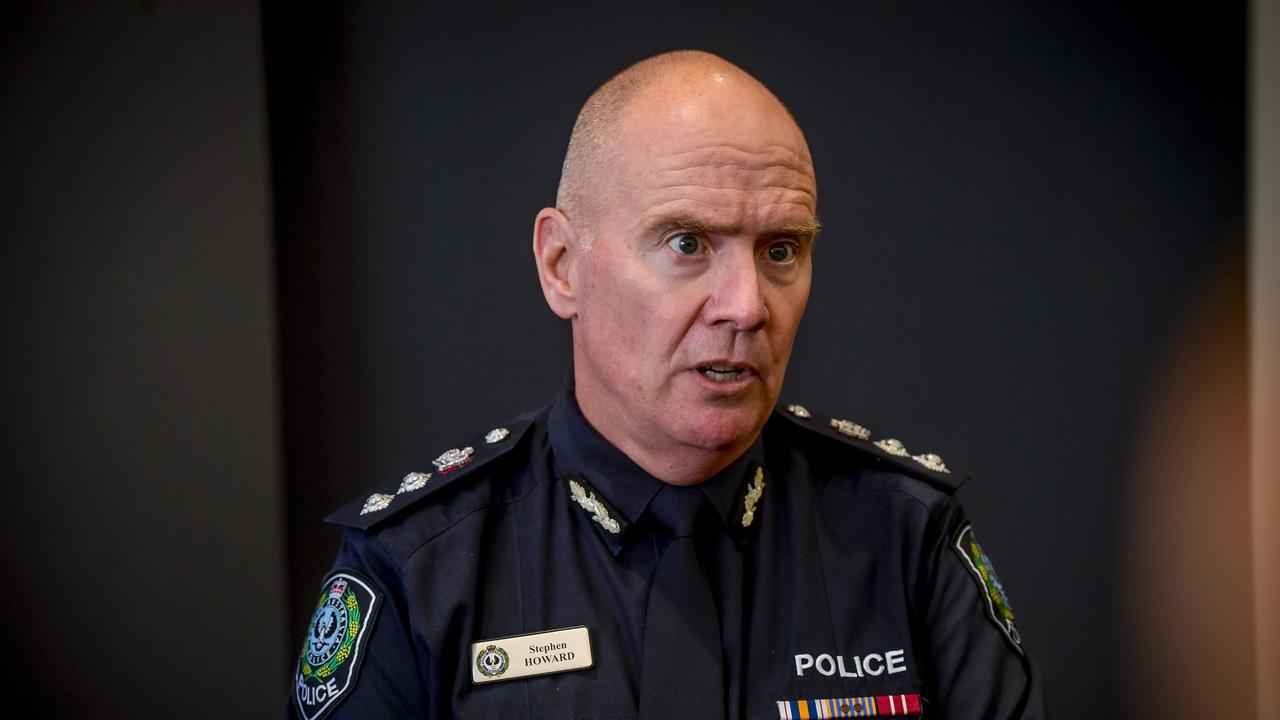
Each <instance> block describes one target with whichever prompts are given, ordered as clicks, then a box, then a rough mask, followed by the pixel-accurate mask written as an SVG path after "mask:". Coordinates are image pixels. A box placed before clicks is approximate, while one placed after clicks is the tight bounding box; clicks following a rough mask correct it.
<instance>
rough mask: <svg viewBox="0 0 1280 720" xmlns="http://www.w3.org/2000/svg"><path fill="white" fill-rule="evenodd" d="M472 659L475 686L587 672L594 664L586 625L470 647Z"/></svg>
mask: <svg viewBox="0 0 1280 720" xmlns="http://www.w3.org/2000/svg"><path fill="white" fill-rule="evenodd" d="M471 657H472V663H471V682H473V683H475V684H477V685H479V684H482V683H491V682H498V681H499V680H514V679H516V678H523V677H533V676H534V675H550V674H551V673H562V672H568V671H570V670H586V669H587V668H589V667H591V666H592V665H594V664H595V662H594V661H593V660H592V659H591V635H590V634H589V633H588V632H587V627H586V626H585V625H579V626H578V627H571V628H563V629H561V630H548V631H546V632H540V633H529V634H528V635H512V636H511V637H504V638H495V639H493V640H481V641H480V642H478V643H472V645H471Z"/></svg>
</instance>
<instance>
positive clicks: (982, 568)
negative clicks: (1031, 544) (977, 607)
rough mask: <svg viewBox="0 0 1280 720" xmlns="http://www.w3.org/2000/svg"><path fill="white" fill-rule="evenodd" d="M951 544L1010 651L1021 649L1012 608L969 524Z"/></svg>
mask: <svg viewBox="0 0 1280 720" xmlns="http://www.w3.org/2000/svg"><path fill="white" fill-rule="evenodd" d="M951 547H952V548H954V549H955V551H956V553H958V554H959V555H960V559H961V560H963V561H964V564H965V567H966V568H968V569H969V572H970V573H971V574H972V575H973V577H974V579H975V580H977V581H978V589H979V590H981V591H982V595H983V597H984V598H985V599H986V601H987V616H988V617H990V618H991V621H992V622H994V623H995V624H996V627H998V628H1000V632H1001V633H1002V634H1003V635H1004V637H1005V639H1006V640H1008V641H1009V644H1010V645H1012V646H1013V649H1014V650H1017V651H1018V652H1019V653H1021V652H1022V638H1021V636H1019V635H1018V628H1017V627H1016V626H1015V625H1014V624H1013V619H1014V618H1013V608H1011V607H1009V598H1008V597H1007V596H1006V595H1005V594H1004V585H1003V584H1001V582H1000V578H998V577H996V569H995V566H994V565H992V564H991V558H988V557H987V554H986V553H984V552H983V551H982V546H980V545H978V540H977V538H975V537H974V536H973V526H972V525H969V524H966V525H964V526H963V527H961V528H960V530H959V531H958V532H957V533H956V537H955V540H954V541H952V543H951Z"/></svg>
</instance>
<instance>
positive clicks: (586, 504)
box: [569, 480, 622, 535]
mask: <svg viewBox="0 0 1280 720" xmlns="http://www.w3.org/2000/svg"><path fill="white" fill-rule="evenodd" d="M569 496H570V497H571V498H573V501H574V502H576V503H578V505H580V506H581V507H582V509H583V510H586V511H587V512H589V513H591V519H592V520H595V521H596V522H597V523H600V527H602V528H604V529H605V530H608V531H609V532H611V533H613V534H614V535H617V534H618V533H620V532H622V526H621V525H619V524H618V521H617V520H615V519H613V518H612V517H609V511H608V509H606V508H605V506H604V504H603V503H601V502H600V501H599V500H598V499H596V494H595V493H594V492H588V491H587V489H586V488H584V487H582V484H581V483H579V482H578V481H577V480H570V481H569Z"/></svg>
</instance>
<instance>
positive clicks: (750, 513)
mask: <svg viewBox="0 0 1280 720" xmlns="http://www.w3.org/2000/svg"><path fill="white" fill-rule="evenodd" d="M763 494H764V468H759V467H758V468H756V476H755V477H754V478H752V479H751V485H750V486H748V488H747V496H746V499H745V501H744V505H745V507H746V509H745V510H743V511H742V527H751V522H752V521H753V520H755V519H756V503H758V502H760V496H761V495H763Z"/></svg>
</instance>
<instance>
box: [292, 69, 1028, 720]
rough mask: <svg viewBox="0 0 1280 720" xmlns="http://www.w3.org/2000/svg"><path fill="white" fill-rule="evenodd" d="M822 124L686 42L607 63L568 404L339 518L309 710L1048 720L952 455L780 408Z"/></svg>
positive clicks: (575, 149)
mask: <svg viewBox="0 0 1280 720" xmlns="http://www.w3.org/2000/svg"><path fill="white" fill-rule="evenodd" d="M816 212H817V192H816V183H815V179H814V172H813V165H812V161H811V159H810V157H809V151H808V148H807V146H806V144H805V140H804V136H803V135H802V134H801V132H800V130H799V128H798V127H797V126H796V124H795V122H794V120H793V119H792V118H791V116H790V114H789V113H788V112H787V110H786V108H784V107H783V105H782V104H781V103H780V102H779V101H778V100H777V98H775V97H774V96H773V94H772V93H770V92H769V91H768V90H767V89H766V88H765V87H764V86H763V85H761V84H760V83H759V82H758V81H757V80H755V79H754V78H752V77H751V76H749V75H747V74H746V73H745V72H743V71H742V70H740V69H739V68H737V67H735V66H733V65H731V64H729V63H727V62H726V61H724V60H722V59H720V58H717V57H715V56H712V55H708V54H706V53H700V52H677V53H668V54H664V55H660V56H657V57H654V58H650V59H648V60H645V61H643V62H641V63H639V64H637V65H635V66H633V67H631V68H629V69H627V70H625V71H624V72H622V73H620V74H619V75H617V76H615V77H614V78H613V79H611V80H609V81H608V82H607V83H605V85H604V86H602V87H601V88H600V89H599V90H597V91H596V93H595V94H593V95H592V97H591V98H590V99H589V100H588V101H587V103H586V105H585V106H584V107H583V109H582V112H581V114H580V115H579V117H578V120H577V123H576V124H575V126H574V130H573V135H572V138H571V140H570V144H569V149H568V152H567V155H566V158H565V163H564V169H563V173H562V177H561V184H560V192H559V195H558V197H557V207H556V208H546V209H544V210H542V211H541V212H540V213H538V216H537V219H536V220H535V222H534V237H533V250H534V256H535V260H536V263H537V268H538V274H539V277H540V279H541V283H542V289H543V294H544V295H545V297H546V300H547V303H548V304H549V305H550V307H551V309H552V310H553V311H554V312H555V313H556V314H557V315H559V316H560V317H563V318H565V319H567V320H569V321H570V322H571V324H572V328H573V368H572V372H571V374H570V377H569V380H568V382H567V387H566V388H565V390H564V391H563V393H562V394H561V395H560V396H559V397H558V398H557V399H556V400H555V401H554V402H553V403H552V404H551V406H549V407H548V408H545V409H543V410H541V411H539V412H536V413H533V414H530V415H526V416H523V417H521V418H518V419H517V420H514V421H512V422H509V423H506V424H504V425H502V426H499V427H497V428H494V429H493V430H492V431H490V432H489V433H488V434H487V435H485V436H484V437H483V438H480V437H476V438H473V439H471V440H469V441H467V442H466V443H465V444H463V445H461V446H459V447H457V448H454V449H451V450H448V451H446V452H444V453H442V454H441V455H440V456H439V457H438V458H436V459H435V460H434V461H433V464H434V467H433V468H431V469H430V472H427V469H426V468H423V469H419V471H417V472H413V473H410V474H409V475H407V476H405V477H404V478H403V479H400V480H397V481H396V482H395V483H393V484H391V485H389V486H388V487H387V489H386V490H385V491H382V492H379V493H375V494H373V495H371V496H369V497H368V498H362V499H361V500H359V501H357V502H356V503H354V504H353V505H352V506H350V507H349V508H347V509H346V510H344V511H340V512H339V513H337V514H336V515H335V516H334V517H333V518H331V520H332V521H334V522H337V523H339V524H342V525H346V526H347V527H348V528H350V529H349V530H348V531H347V533H346V535H345V538H344V541H343V545H342V548H341V550H340V552H339V555H338V560H337V562H336V564H335V569H334V571H333V572H332V573H331V575H330V577H329V578H328V579H327V580H326V581H325V583H324V584H323V587H322V591H321V593H320V601H319V603H318V605H317V610H316V612H315V615H314V617H313V620H312V623H311V625H310V627H309V629H308V632H307V637H306V642H305V644H304V647H303V650H302V653H301V656H300V658H299V661H298V671H297V674H296V676H295V682H294V702H293V704H292V708H291V712H292V713H293V714H295V715H296V716H300V717H304V718H307V719H308V720H313V719H314V718H320V717H358V718H366V717H422V716H426V717H431V718H444V717H463V718H470V717H503V718H507V717H536V718H627V717H637V716H639V717H643V718H673V717H690V718H692V717H731V718H740V717H741V718H779V717H782V718H790V717H846V716H876V715H882V716H883V715H919V714H921V713H924V714H926V715H929V716H938V717H948V718H1004V717H1041V716H1042V715H1043V709H1042V701H1041V699H1040V690H1039V684H1038V680H1037V679H1036V677H1035V675H1034V672H1033V670H1032V665H1031V663H1030V661H1029V660H1028V658H1027V657H1026V655H1025V653H1024V651H1023V649H1022V647H1021V644H1020V639H1019V637H1018V634H1017V631H1016V628H1015V626H1014V623H1013V613H1012V611H1011V610H1010V609H1009V605H1008V602H1007V601H1006V599H1005V596H1004V593H1003V590H1002V588H1001V586H1000V584H999V581H998V580H997V579H996V576H995V575H994V572H993V570H992V567H991V564H990V561H989V560H988V559H987V557H986V556H985V555H984V554H983V552H982V550H981V548H980V547H979V546H978V544H977V542H976V541H975V540H974V535H973V532H972V530H971V529H970V528H969V526H968V525H967V523H966V522H965V520H964V516H963V513H962V511H961V509H960V507H959V505H958V504H957V502H956V500H955V499H954V497H953V495H952V493H953V491H954V489H955V487H956V486H958V485H959V481H958V480H957V479H956V477H955V476H954V475H953V474H951V472H950V471H949V470H948V468H947V467H946V466H945V464H944V463H943V462H942V459H941V458H938V457H937V456H934V455H930V454H923V453H921V454H913V453H911V452H910V451H908V450H907V449H906V448H905V447H904V446H903V445H902V443H900V442H898V441H896V440H893V439H891V438H880V437H875V436H873V435H872V434H871V433H870V432H869V431H868V430H867V429H865V428H863V427H862V426H860V425H857V424H856V423H853V422H851V421H848V420H842V419H823V418H819V417H818V416H816V415H814V414H812V413H810V412H809V411H808V410H806V409H804V408H803V407H801V406H798V405H791V406H788V407H787V408H786V409H783V410H775V409H774V407H775V403H777V401H778V397H779V394H780V392H781V388H782V381H783V376H784V375H785V371H786V367H787V361H788V358H789V357H790V354H791V346H792V341H793V340H794V338H795V333H796V328H797V326H798V324H799V322H800V318H801V315H802V314H803V312H804V308H805V303H806V301H807V300H808V296H809V285H810V276H811V269H812V249H813V241H814V237H815V235H816V234H817V231H818V221H817V214H816Z"/></svg>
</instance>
